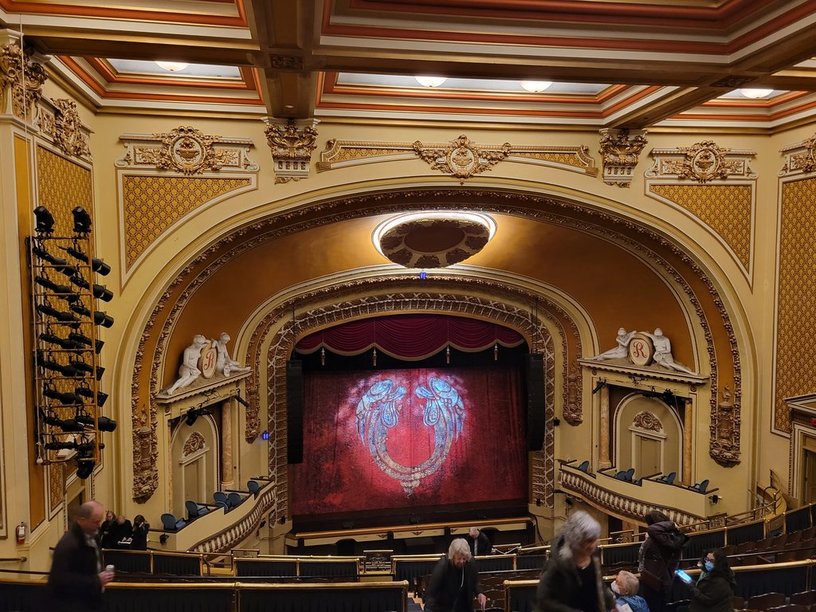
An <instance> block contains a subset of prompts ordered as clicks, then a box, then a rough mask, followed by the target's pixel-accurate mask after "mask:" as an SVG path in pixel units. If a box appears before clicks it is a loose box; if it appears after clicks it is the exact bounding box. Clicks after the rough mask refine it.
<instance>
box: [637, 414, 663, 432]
mask: <svg viewBox="0 0 816 612" xmlns="http://www.w3.org/2000/svg"><path fill="white" fill-rule="evenodd" d="M632 425H634V426H635V427H637V428H638V429H644V430H646V431H656V432H661V431H663V423H661V422H660V419H658V418H657V417H656V416H655V415H654V414H652V413H651V412H647V411H645V410H643V411H641V412H638V413H637V414H636V415H635V418H634V419H632Z"/></svg>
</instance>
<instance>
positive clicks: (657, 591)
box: [638, 510, 688, 612]
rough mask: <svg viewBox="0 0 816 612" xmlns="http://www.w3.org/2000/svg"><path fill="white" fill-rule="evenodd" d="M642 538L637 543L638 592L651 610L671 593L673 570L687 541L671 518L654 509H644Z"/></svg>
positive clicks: (654, 611)
mask: <svg viewBox="0 0 816 612" xmlns="http://www.w3.org/2000/svg"><path fill="white" fill-rule="evenodd" d="M645 519H646V525H647V528H646V539H645V540H644V541H643V544H642V545H641V547H640V559H639V564H638V565H639V567H638V569H639V571H640V594H641V595H642V596H643V598H644V599H645V600H646V603H648V604H649V610H651V612H662V610H663V609H664V607H665V605H666V602H667V601H668V600H669V598H671V596H672V584H673V583H674V572H675V570H676V569H677V566H678V565H679V563H680V553H681V551H682V549H683V546H685V544H686V542H687V541H688V536H687V535H686V534H684V533H682V532H681V531H680V530H679V529H678V528H677V525H675V524H674V522H673V521H671V520H669V518H668V517H667V516H666V515H665V514H663V513H662V512H660V511H658V510H652V511H650V512H648V513H646V516H645Z"/></svg>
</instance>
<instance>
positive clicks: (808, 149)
mask: <svg viewBox="0 0 816 612" xmlns="http://www.w3.org/2000/svg"><path fill="white" fill-rule="evenodd" d="M782 155H784V156H785V164H784V165H783V166H782V170H780V171H779V176H781V177H787V176H795V175H797V174H810V173H812V172H816V134H814V135H813V136H811V137H810V138H808V139H807V140H803V141H802V142H797V143H796V144H792V145H788V146H787V147H785V148H783V149H782Z"/></svg>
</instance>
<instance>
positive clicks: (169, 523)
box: [161, 512, 187, 531]
mask: <svg viewBox="0 0 816 612" xmlns="http://www.w3.org/2000/svg"><path fill="white" fill-rule="evenodd" d="M161 522H162V529H164V530H165V531H178V530H179V529H181V528H182V527H184V526H185V525H186V524H187V521H185V520H184V519H181V518H176V515H175V514H170V513H169V512H165V513H164V514H162V515H161Z"/></svg>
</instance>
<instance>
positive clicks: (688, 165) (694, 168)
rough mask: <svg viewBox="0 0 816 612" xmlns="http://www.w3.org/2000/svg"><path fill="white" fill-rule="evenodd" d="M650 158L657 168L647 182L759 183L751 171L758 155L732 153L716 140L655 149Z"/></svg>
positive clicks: (754, 153)
mask: <svg viewBox="0 0 816 612" xmlns="http://www.w3.org/2000/svg"><path fill="white" fill-rule="evenodd" d="M649 155H650V156H651V157H652V158H653V159H654V164H653V165H652V167H651V168H650V169H649V170H648V171H647V172H646V177H647V178H653V179H668V178H674V179H679V180H684V181H693V182H696V183H699V184H703V183H710V182H712V181H726V180H731V179H748V180H756V176H757V175H756V174H755V173H754V171H753V169H752V168H751V160H752V159H753V158H754V157H756V152H755V151H748V150H744V149H739V150H738V149H729V148H725V147H721V146H719V145H717V143H715V142H714V141H713V140H703V141H701V142H698V143H695V144H693V145H692V146H690V147H677V148H673V149H652V150H651V152H650V153H649Z"/></svg>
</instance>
